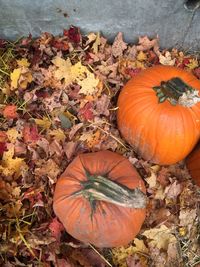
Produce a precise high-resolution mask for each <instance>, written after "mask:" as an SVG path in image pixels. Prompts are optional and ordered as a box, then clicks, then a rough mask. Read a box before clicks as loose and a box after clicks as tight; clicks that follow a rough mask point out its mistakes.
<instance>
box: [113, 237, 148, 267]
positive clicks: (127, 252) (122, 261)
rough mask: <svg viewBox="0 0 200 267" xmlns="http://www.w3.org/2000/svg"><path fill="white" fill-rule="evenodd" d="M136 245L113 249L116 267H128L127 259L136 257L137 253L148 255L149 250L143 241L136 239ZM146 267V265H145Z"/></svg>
mask: <svg viewBox="0 0 200 267" xmlns="http://www.w3.org/2000/svg"><path fill="white" fill-rule="evenodd" d="M133 242H134V244H131V245H129V246H128V247H119V248H113V249H112V254H113V262H114V264H115V266H122V267H126V266H127V257H129V256H132V255H135V253H141V254H142V253H144V254H146V253H148V249H147V247H146V246H145V244H144V242H143V240H139V239H138V238H135V239H134V241H133ZM144 266H145V267H146V265H144Z"/></svg>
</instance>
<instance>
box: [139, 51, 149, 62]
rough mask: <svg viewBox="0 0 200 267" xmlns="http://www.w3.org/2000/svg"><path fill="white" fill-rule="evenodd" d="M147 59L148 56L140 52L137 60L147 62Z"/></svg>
mask: <svg viewBox="0 0 200 267" xmlns="http://www.w3.org/2000/svg"><path fill="white" fill-rule="evenodd" d="M146 59H147V56H146V54H145V53H144V52H143V51H140V52H139V53H138V55H137V60H139V61H145V60H146Z"/></svg>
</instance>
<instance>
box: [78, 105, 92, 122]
mask: <svg viewBox="0 0 200 267" xmlns="http://www.w3.org/2000/svg"><path fill="white" fill-rule="evenodd" d="M92 108H93V107H92V104H91V103H90V102H88V103H86V104H85V106H84V107H82V108H80V110H79V115H80V116H81V118H83V120H86V121H87V120H93V118H94V114H93V111H92Z"/></svg>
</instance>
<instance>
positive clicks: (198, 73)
mask: <svg viewBox="0 0 200 267" xmlns="http://www.w3.org/2000/svg"><path fill="white" fill-rule="evenodd" d="M193 73H194V75H195V76H196V77H197V78H198V79H200V67H199V68H196V69H194V70H193Z"/></svg>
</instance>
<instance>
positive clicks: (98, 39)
mask: <svg viewBox="0 0 200 267" xmlns="http://www.w3.org/2000/svg"><path fill="white" fill-rule="evenodd" d="M95 36H96V38H95V42H94V43H93V45H92V50H93V52H94V54H97V53H98V49H99V45H100V44H101V41H100V33H99V32H98V33H97V35H95Z"/></svg>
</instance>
